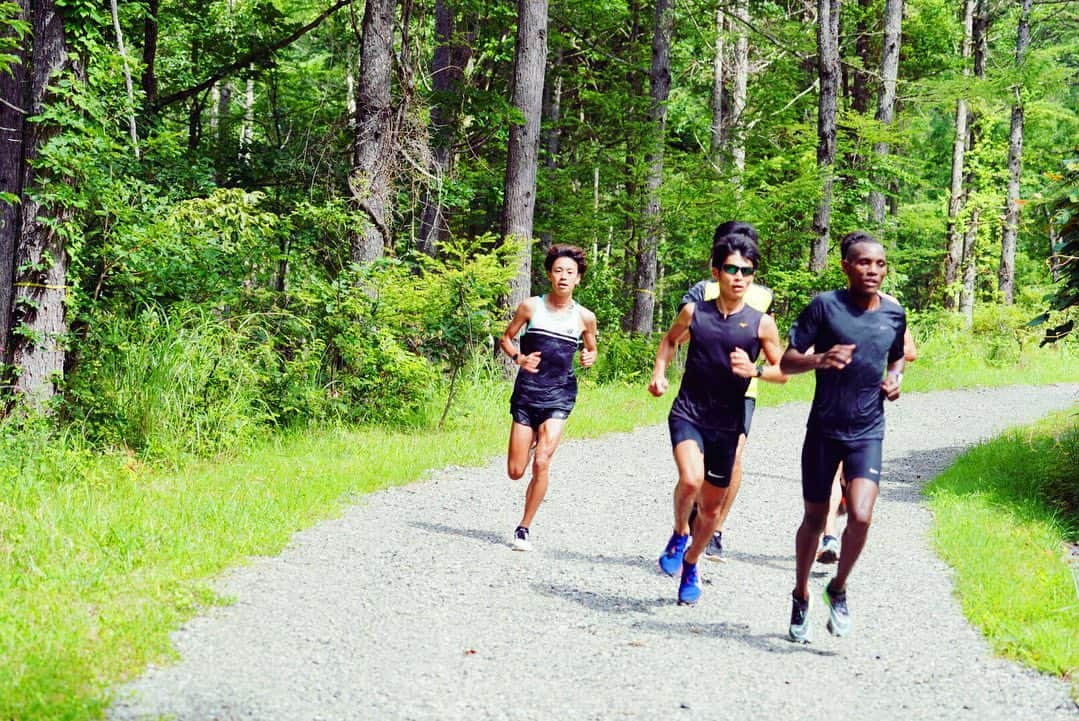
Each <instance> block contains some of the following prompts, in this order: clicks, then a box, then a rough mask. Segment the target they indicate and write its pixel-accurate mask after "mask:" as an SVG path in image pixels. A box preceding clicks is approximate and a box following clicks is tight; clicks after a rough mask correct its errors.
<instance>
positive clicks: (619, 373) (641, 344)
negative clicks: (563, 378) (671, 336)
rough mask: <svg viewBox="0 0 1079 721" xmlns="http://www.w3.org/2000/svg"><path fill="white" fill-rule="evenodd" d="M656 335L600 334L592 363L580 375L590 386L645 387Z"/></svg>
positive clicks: (657, 338)
mask: <svg viewBox="0 0 1079 721" xmlns="http://www.w3.org/2000/svg"><path fill="white" fill-rule="evenodd" d="M660 338H661V336H660V335H658V334H656V335H654V336H653V337H647V336H640V335H632V334H629V333H622V332H620V331H610V332H607V333H603V334H601V336H600V338H599V353H598V355H597V357H596V363H595V365H593V366H592V367H591V368H589V369H587V370H585V371H583V372H582V373H581V376H582V377H584V378H588V379H589V380H590V381H591V382H594V383H614V382H622V383H640V384H641V387H642V388H643V387H645V386H647V385H648V380H649V378H651V377H652V366H653V364H654V363H655V359H656V345H657V344H658V343H659V339H660Z"/></svg>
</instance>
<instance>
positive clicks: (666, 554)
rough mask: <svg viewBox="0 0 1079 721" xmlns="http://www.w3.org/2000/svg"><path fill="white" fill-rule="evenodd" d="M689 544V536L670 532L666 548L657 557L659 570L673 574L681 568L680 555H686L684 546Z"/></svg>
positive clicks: (669, 574)
mask: <svg viewBox="0 0 1079 721" xmlns="http://www.w3.org/2000/svg"><path fill="white" fill-rule="evenodd" d="M688 545H689V536H688V535H685V536H681V535H679V534H677V533H672V534H671V540H669V541H667V548H665V549H664V550H663V555H662V556H660V557H659V570H660V571H662V572H663V573H666V574H667V575H668V576H672V577H673V576H674V574H676V573H678V571H679V569H681V568H682V556H684V555H686V546H688Z"/></svg>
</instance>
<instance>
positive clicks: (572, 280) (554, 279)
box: [547, 257, 581, 293]
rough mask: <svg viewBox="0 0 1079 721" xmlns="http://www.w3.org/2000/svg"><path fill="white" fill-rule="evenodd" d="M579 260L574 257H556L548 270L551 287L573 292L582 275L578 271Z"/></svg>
mask: <svg viewBox="0 0 1079 721" xmlns="http://www.w3.org/2000/svg"><path fill="white" fill-rule="evenodd" d="M577 271H578V268H577V261H575V260H574V259H573V258H566V257H562V258H555V261H554V263H552V264H551V269H550V270H549V271H548V272H547V279H548V280H550V281H551V288H553V289H555V290H557V291H559V292H560V293H571V292H573V289H574V288H576V287H577V286H578V284H580V282H581V275H580V273H578V272H577Z"/></svg>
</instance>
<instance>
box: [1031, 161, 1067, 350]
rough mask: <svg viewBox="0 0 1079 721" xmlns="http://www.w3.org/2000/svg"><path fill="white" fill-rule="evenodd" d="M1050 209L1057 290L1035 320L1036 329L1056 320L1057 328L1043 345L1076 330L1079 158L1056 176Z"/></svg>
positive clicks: (1053, 329) (1048, 203)
mask: <svg viewBox="0 0 1079 721" xmlns="http://www.w3.org/2000/svg"><path fill="white" fill-rule="evenodd" d="M1051 180H1052V181H1053V183H1054V186H1053V189H1052V190H1051V193H1050V197H1049V199H1048V201H1047V203H1046V204H1047V205H1048V207H1049V208H1050V212H1051V213H1052V215H1051V217H1050V221H1049V222H1050V225H1051V227H1053V228H1055V229H1056V232H1057V233H1058V240H1057V241H1056V242H1055V243H1054V244H1053V255H1052V256H1051V257H1050V260H1049V262H1050V263H1051V265H1052V269H1053V274H1054V281H1055V285H1056V287H1055V288H1054V290H1053V292H1052V293H1050V294H1049V295H1047V296H1046V297H1045V299H1044V300H1045V302H1046V303H1047V304H1048V306H1049V310H1048V311H1046V312H1045V313H1042V314H1041V315H1039V316H1038V317H1037V318H1035V319H1034V320H1032V321H1031V322H1030V323H1029V325H1031V326H1036V325H1041V324H1042V323H1044V322H1046V321H1048V320H1050V319H1053V320H1054V321H1055V322H1057V325H1055V326H1054V327H1051V328H1048V329H1046V331H1045V338H1044V339H1043V340H1042V345H1044V344H1046V343H1055V342H1056V341H1058V340H1060V339H1061V338H1064V337H1065V336H1067V335H1068V334H1069V333H1071V331H1072V329H1073V328H1074V327H1075V315H1076V312H1075V309H1076V308H1077V307H1079V189H1077V188H1079V158H1075V157H1073V158H1069V159H1066V160H1065V161H1064V173H1063V174H1054V176H1053V177H1052V178H1051Z"/></svg>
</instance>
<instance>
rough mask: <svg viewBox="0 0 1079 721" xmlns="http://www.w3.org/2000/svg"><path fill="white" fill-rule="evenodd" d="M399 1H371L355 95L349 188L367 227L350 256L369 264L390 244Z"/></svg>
mask: <svg viewBox="0 0 1079 721" xmlns="http://www.w3.org/2000/svg"><path fill="white" fill-rule="evenodd" d="M396 5H397V3H396V0H367V2H366V3H365V4H364V8H363V23H362V25H361V38H360V81H359V92H358V93H357V97H356V138H355V143H354V145H353V153H352V171H351V173H350V175H349V187H350V189H351V191H352V200H353V203H355V205H356V207H357V208H359V209H360V211H362V212H363V214H364V216H365V219H366V220H367V223H366V224H365V227H364V229H363V230H362V231H361V232H359V233H356V234H355V235H354V236H353V237H352V243H351V258H352V262H354V263H365V262H369V261H372V260H375V259H376V258H381V257H382V255H383V254H384V253H385V252H386V247H387V246H388V245H390V244H391V242H392V236H391V234H390V216H391V213H392V208H391V204H390V203H391V198H390V173H391V170H392V167H393V158H394V147H393V135H394V117H393V100H392V95H391V85H392V79H393V16H394V9H395V7H396Z"/></svg>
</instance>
